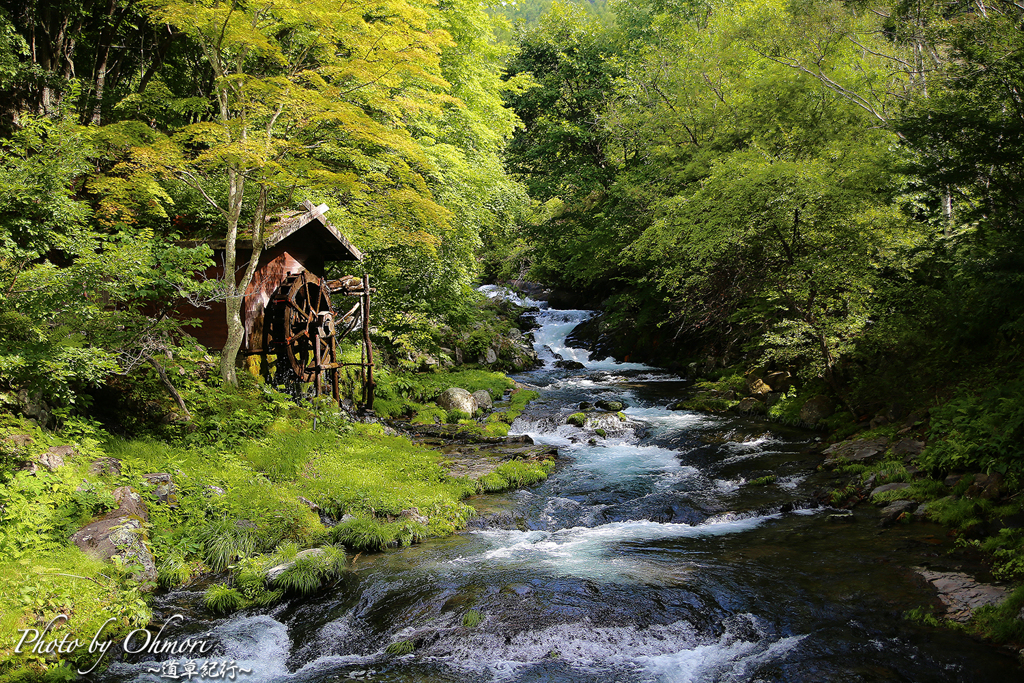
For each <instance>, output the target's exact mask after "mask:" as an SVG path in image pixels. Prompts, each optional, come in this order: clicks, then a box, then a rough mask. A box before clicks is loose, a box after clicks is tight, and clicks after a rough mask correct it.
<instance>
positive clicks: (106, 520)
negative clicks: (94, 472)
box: [71, 486, 157, 590]
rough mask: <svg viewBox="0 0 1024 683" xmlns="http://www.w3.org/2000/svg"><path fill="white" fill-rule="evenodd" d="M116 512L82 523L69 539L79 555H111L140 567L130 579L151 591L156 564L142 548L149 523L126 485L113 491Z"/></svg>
mask: <svg viewBox="0 0 1024 683" xmlns="http://www.w3.org/2000/svg"><path fill="white" fill-rule="evenodd" d="M114 501H115V502H116V503H117V504H118V507H117V509H115V510H111V511H110V512H108V513H106V514H105V515H103V516H102V517H99V518H97V519H95V520H94V521H92V522H90V523H88V524H86V525H85V526H84V527H82V528H81V529H79V530H78V531H76V532H75V533H74V534H73V535H72V536H71V542H72V543H74V544H75V545H76V546H78V547H79V549H81V550H82V552H84V553H86V554H87V555H90V556H92V557H95V558H97V559H100V560H105V561H106V560H110V559H112V558H113V557H115V556H118V557H120V558H121V560H122V562H123V563H124V564H136V565H141V569H140V570H139V571H138V572H136V573H135V575H134V576H133V577H132V578H133V579H134V580H136V581H139V582H140V583H142V584H143V587H144V589H146V590H152V588H153V585H154V583H155V581H156V575H157V572H156V563H155V562H154V561H153V554H152V553H151V552H150V551H149V547H148V546H147V545H146V541H147V538H146V528H145V524H146V522H148V520H149V515H148V514H147V513H146V504H145V502H144V501H143V500H142V497H141V496H140V495H139V494H138V493H137V492H136V491H133V490H132V489H130V488H128V487H127V486H121V487H119V488H116V489H114Z"/></svg>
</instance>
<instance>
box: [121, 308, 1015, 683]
mask: <svg viewBox="0 0 1024 683" xmlns="http://www.w3.org/2000/svg"><path fill="white" fill-rule="evenodd" d="M485 291H486V292H487V293H488V294H489V295H492V296H501V295H504V294H503V293H502V292H501V291H500V290H498V289H497V288H485ZM525 303H533V304H537V302H529V301H527V302H525ZM540 306H541V307H543V305H542V304H540ZM589 315H591V313H590V312H589V311H552V310H542V311H541V313H539V314H538V322H539V323H540V324H541V327H540V328H539V329H538V330H537V331H536V333H535V337H536V345H537V350H538V353H539V354H540V356H541V358H542V359H543V360H545V367H543V368H541V369H538V370H536V371H533V372H530V373H525V374H524V375H522V376H520V377H518V379H519V380H520V381H523V382H528V383H530V384H534V385H537V386H539V387H541V392H542V398H541V399H540V400H539V401H538V402H537V403H535V404H534V405H533V406H532V408H531V409H530V411H529V412H528V413H527V414H525V415H524V416H523V417H521V418H520V419H519V420H517V421H516V423H515V424H514V425H513V432H514V433H521V434H529V435H531V436H532V437H533V438H534V440H536V441H537V442H541V443H548V444H554V445H557V446H558V447H559V453H560V461H561V465H560V467H559V469H558V470H556V472H555V473H554V474H553V475H552V476H551V478H550V479H549V480H548V481H547V482H545V483H543V484H542V485H540V486H538V487H535V488H533V489H531V490H528V491H527V490H524V491H518V492H515V493H513V494H510V495H507V496H497V497H495V496H487V497H481V498H480V499H478V500H477V501H475V502H476V503H477V504H478V505H479V507H481V508H482V509H487V510H491V511H493V510H500V511H502V512H503V514H502V515H501V516H500V519H501V520H503V522H502V523H501V524H500V525H493V524H490V525H489V524H488V523H487V521H486V519H484V520H483V521H480V522H478V523H477V524H476V526H475V527H474V528H473V529H472V530H470V531H468V532H466V533H463V534H459V535H457V536H454V537H452V538H447V539H440V540H435V541H430V542H427V543H423V544H420V545H418V546H415V547H413V548H406V549H402V550H396V551H393V552H386V553H380V554H377V555H370V556H360V557H359V559H358V560H356V562H355V564H354V566H353V570H352V571H351V572H349V574H348V575H347V576H346V578H345V579H344V580H343V581H342V582H341V583H340V584H339V585H338V586H337V587H335V588H334V589H333V590H331V591H329V592H326V593H324V594H321V595H319V596H317V597H315V598H313V599H307V600H303V601H293V602H290V603H286V604H283V605H278V606H276V607H274V608H272V609H269V610H263V611H259V610H250V611H246V612H243V613H240V614H236V615H233V616H231V617H228V618H223V619H210V617H209V615H207V614H205V613H204V612H203V610H202V609H201V607H199V605H200V603H201V600H200V598H201V593H200V592H199V591H179V592H176V593H171V594H168V595H166V596H164V597H163V598H161V605H160V607H161V609H162V610H164V612H165V614H168V615H169V614H171V613H174V612H182V613H184V614H186V615H187V616H188V617H190V620H189V623H188V625H186V626H185V627H183V628H180V629H178V630H177V631H175V632H174V634H173V637H178V638H181V637H184V636H185V635H191V636H192V637H203V638H207V639H209V640H210V641H212V642H216V643H218V646H217V648H218V649H217V650H216V651H215V653H214V654H215V658H216V659H217V660H229V661H234V662H235V663H236V665H237V666H239V667H240V668H245V669H249V670H251V671H252V673H251V674H244V675H239V680H246V681H261V682H262V681H311V682H312V681H316V682H324V681H349V680H377V681H450V682H459V683H470V682H475V681H523V682H525V681H627V682H637V683H639V682H646V681H666V682H667V681H673V682H676V681H677V682H684V681H685V682H689V681H695V682H696V681H707V682H711V681H715V682H718V681H721V682H726V681H751V682H754V681H807V682H818V681H828V682H846V681H985V682H990V681H1014V680H1021V679H1022V676H1021V672H1020V671H1019V669H1018V668H1017V666H1016V664H1015V662H1014V660H1013V659H1012V658H1011V657H1010V656H1008V655H1006V654H1004V653H1002V652H1000V651H998V650H996V649H995V648H993V647H991V646H988V645H984V644H981V643H977V642H975V641H973V640H971V639H970V638H967V637H965V636H962V635H959V634H956V633H953V632H949V631H944V630H937V629H932V628H930V627H926V626H921V625H916V624H913V623H911V622H908V621H906V620H904V619H902V616H901V615H902V613H903V612H904V611H906V610H908V609H911V608H913V607H916V606H919V605H929V604H932V603H933V602H934V595H933V593H932V592H931V591H930V590H929V588H928V587H927V585H926V584H925V583H924V582H923V581H922V580H921V579H919V578H918V577H917V576H916V574H915V573H914V572H913V571H912V569H911V568H910V567H912V566H914V565H930V566H934V567H937V568H945V567H948V566H949V563H951V562H952V560H951V559H950V557H949V556H948V555H947V553H946V550H947V549H948V543H947V541H946V540H945V538H944V531H943V530H942V529H940V528H938V527H935V526H932V525H929V524H915V525H910V526H900V527H897V528H894V529H890V530H887V531H884V532H883V531H881V530H879V529H878V528H877V527H876V522H877V514H876V513H875V512H873V511H871V510H858V511H857V513H856V514H855V521H854V522H853V523H839V524H837V523H834V522H829V521H828V515H829V513H830V512H831V511H829V510H827V509H822V508H819V507H817V506H816V505H814V504H813V503H812V502H811V501H812V500H813V497H814V496H813V493H814V491H815V489H817V488H820V487H821V486H822V485H823V481H822V479H821V477H822V476H823V475H821V474H819V473H817V472H816V467H817V465H818V464H819V462H820V457H819V456H814V455H812V454H809V453H807V452H805V446H806V445H807V443H808V442H809V441H811V440H812V439H813V438H814V435H813V434H811V433H807V432H801V431H795V430H786V429H781V428H779V427H777V426H772V425H767V424H760V423H756V422H750V421H746V420H741V419H735V418H720V417H711V416H707V415H700V414H696V413H689V412H673V411H669V410H667V409H666V408H665V406H666V405H667V404H668V403H670V401H671V399H672V398H673V397H674V396H676V395H677V394H678V392H679V390H680V388H681V387H682V386H684V383H683V382H682V381H681V380H680V379H679V378H678V377H673V376H671V375H669V374H666V373H663V372H661V371H659V370H657V369H656V368H650V367H646V366H643V365H638V364H617V363H615V362H614V361H613V360H611V359H590V358H589V357H588V356H587V353H586V352H584V351H581V350H579V349H570V348H567V347H566V346H565V336H566V335H567V334H568V333H569V331H571V329H572V328H573V327H574V326H575V325H576V324H578V323H579V322H580V321H582V320H584V319H586V318H587V317H588V316H589ZM555 354H559V355H560V356H561V357H562V358H567V359H572V360H577V361H579V362H581V363H583V364H584V366H585V369H584V370H575V371H567V370H558V369H555V368H553V366H552V362H553V361H554V359H555ZM600 398H615V399H620V400H624V401H626V402H627V403H628V404H629V407H628V408H627V409H626V410H625V413H626V415H627V417H628V418H629V421H628V422H627V423H625V424H622V423H620V422H618V420H617V419H615V420H606V421H605V422H604V423H602V424H604V425H606V426H607V427H608V428H609V433H608V438H600V437H597V436H596V435H595V434H594V433H593V431H592V430H580V429H577V428H575V427H572V426H570V425H565V424H563V422H564V418H565V416H567V415H568V414H570V413H572V412H575V411H576V410H577V408H578V404H579V402H580V401H584V400H585V401H595V400H597V399H600ZM769 473H774V474H776V475H777V477H778V482H777V484H775V485H772V486H748V485H747V482H749V481H750V480H752V479H754V478H757V477H761V476H764V475H765V474H769ZM510 520H511V522H510ZM471 609H472V610H477V611H479V612H480V614H481V615H482V616H483V621H482V622H481V623H480V624H479V625H478V626H476V627H475V628H464V627H463V626H462V619H463V616H464V615H465V614H466V612H467V611H469V610H471ZM401 640H408V641H411V642H413V643H415V645H416V649H415V651H414V652H413V653H412V654H409V655H405V656H399V657H396V656H389V655H387V654H386V653H385V652H384V650H385V648H386V647H387V645H388V644H390V643H394V642H397V641H401ZM153 667H154V665H153V664H148V665H147V664H146V663H144V662H134V663H121V664H118V665H116V666H115V667H114V668H113V669H112V670H111V671H110V672H109V673H108V674H106V675H105V677H104V678H105V679H106V680H110V681H122V680H166V679H160V678H159V675H158V674H147V673H146V672H145V669H146V668H153Z"/></svg>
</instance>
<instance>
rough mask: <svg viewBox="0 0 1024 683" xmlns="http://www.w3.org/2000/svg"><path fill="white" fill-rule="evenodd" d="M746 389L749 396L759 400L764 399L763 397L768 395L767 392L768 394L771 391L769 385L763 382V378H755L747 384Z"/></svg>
mask: <svg viewBox="0 0 1024 683" xmlns="http://www.w3.org/2000/svg"><path fill="white" fill-rule="evenodd" d="M747 389H748V390H749V391H750V395H751V396H753V397H755V398H759V399H761V400H764V398H765V397H766V396H768V394H770V393H771V391H772V388H771V386H769V385H768V384H767V383H765V381H764V380H761V379H755V380H754V381H753V382H751V383H750V384H749V385H747Z"/></svg>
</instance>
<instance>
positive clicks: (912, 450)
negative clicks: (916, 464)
mask: <svg viewBox="0 0 1024 683" xmlns="http://www.w3.org/2000/svg"><path fill="white" fill-rule="evenodd" d="M923 450H924V441H918V440H917V439H902V440H901V441H900V442H898V443H897V444H896V445H895V446H893V447H892V454H893V455H899V456H902V457H907V456H910V457H913V456H916V455H921V452H922V451H923Z"/></svg>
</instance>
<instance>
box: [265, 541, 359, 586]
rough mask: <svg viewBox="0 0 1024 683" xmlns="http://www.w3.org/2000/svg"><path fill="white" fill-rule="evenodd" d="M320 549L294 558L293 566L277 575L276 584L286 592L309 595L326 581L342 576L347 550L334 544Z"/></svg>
mask: <svg viewBox="0 0 1024 683" xmlns="http://www.w3.org/2000/svg"><path fill="white" fill-rule="evenodd" d="M318 550H319V552H318V553H315V552H314V553H307V554H305V555H300V556H298V557H295V558H294V559H292V560H291V562H292V563H293V564H292V566H290V567H288V568H287V569H285V570H284V571H283V572H281V573H280V574H278V575H277V577H276V578H275V579H274V585H275V586H276V587H278V588H280V589H282V590H284V591H285V592H289V593H298V594H300V595H308V594H309V593H312V592H314V591H316V590H317V589H318V588H320V586H321V585H323V584H324V583H325V582H327V581H330V580H332V579H336V578H338V577H339V576H341V573H342V572H343V571H344V568H345V552H344V551H343V550H341V549H340V548H335V547H333V546H326V547H323V548H319V549H318Z"/></svg>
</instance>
